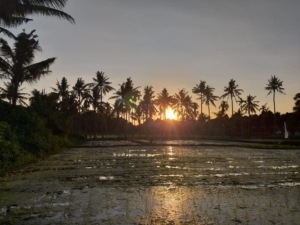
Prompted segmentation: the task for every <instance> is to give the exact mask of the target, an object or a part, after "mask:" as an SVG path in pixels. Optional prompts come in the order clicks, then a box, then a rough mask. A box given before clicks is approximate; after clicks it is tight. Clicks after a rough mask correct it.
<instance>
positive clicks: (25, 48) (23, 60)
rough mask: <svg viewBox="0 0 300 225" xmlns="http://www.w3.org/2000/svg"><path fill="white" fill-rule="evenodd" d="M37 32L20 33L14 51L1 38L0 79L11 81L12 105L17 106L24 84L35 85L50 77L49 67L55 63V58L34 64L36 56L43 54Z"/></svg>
mask: <svg viewBox="0 0 300 225" xmlns="http://www.w3.org/2000/svg"><path fill="white" fill-rule="evenodd" d="M34 32H35V30H33V31H31V32H30V33H28V34H27V33H25V31H23V32H22V33H20V34H19V35H18V36H17V37H16V39H15V43H14V48H13V49H12V48H11V47H10V46H9V45H8V43H7V41H5V40H4V39H2V38H0V44H1V47H0V55H1V56H0V79H1V78H4V79H9V80H10V83H11V84H12V85H13V91H12V95H13V96H12V105H14V106H15V105H16V102H17V96H18V91H19V88H20V86H22V84H23V83H30V84H33V83H35V82H37V81H38V80H39V79H40V78H41V77H43V76H46V75H49V74H50V73H51V71H50V70H49V67H50V65H51V64H53V63H54V61H55V58H49V59H46V60H44V61H41V62H38V63H33V62H34V58H35V54H36V53H37V52H41V51H42V48H41V46H40V45H39V41H38V40H36V38H37V35H35V34H34Z"/></svg>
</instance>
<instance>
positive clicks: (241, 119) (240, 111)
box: [236, 96, 246, 134]
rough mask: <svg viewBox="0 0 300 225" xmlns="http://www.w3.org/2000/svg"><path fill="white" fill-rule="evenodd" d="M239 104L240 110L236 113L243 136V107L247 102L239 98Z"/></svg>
mask: <svg viewBox="0 0 300 225" xmlns="http://www.w3.org/2000/svg"><path fill="white" fill-rule="evenodd" d="M238 99H239V100H237V103H238V104H239V106H240V108H239V110H238V111H237V112H236V115H237V117H239V118H240V124H241V134H243V133H244V127H243V105H244V103H245V102H246V101H245V100H244V99H242V98H241V97H240V96H238Z"/></svg>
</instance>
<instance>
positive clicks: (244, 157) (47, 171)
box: [0, 141, 300, 224]
mask: <svg viewBox="0 0 300 225" xmlns="http://www.w3.org/2000/svg"><path fill="white" fill-rule="evenodd" d="M185 142H186V141H185ZM180 143H182V141H177V142H176V141H172V142H168V143H163V144H167V145H168V146H165V145H164V146H158V145H157V146H139V145H138V144H137V143H133V144H132V146H130V145H131V143H130V142H107V143H104V142H94V143H93V142H87V143H86V144H85V146H87V147H86V148H84V147H81V148H72V149H69V150H67V151H65V152H63V153H61V154H58V155H54V156H52V157H51V158H49V159H47V160H45V161H41V162H39V163H37V164H35V165H32V166H30V167H27V168H25V169H23V171H20V172H18V173H15V174H13V175H10V176H7V177H2V178H0V224H2V223H3V224H10V223H11V224H298V222H299V221H300V175H299V172H300V168H299V166H300V150H260V149H251V148H243V147H231V146H223V147H221V146H199V145H197V143H195V144H196V146H178V144H180ZM226 143H227V142H226ZM189 144H191V145H192V144H193V142H192V141H191V143H190V142H189ZM227 144H228V143H227ZM122 145H123V146H122ZM172 145H173V146H172ZM174 145H176V146H174ZM224 145H225V144H224ZM93 146H94V147H93ZM104 146H108V147H104Z"/></svg>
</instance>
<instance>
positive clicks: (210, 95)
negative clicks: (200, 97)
mask: <svg viewBox="0 0 300 225" xmlns="http://www.w3.org/2000/svg"><path fill="white" fill-rule="evenodd" d="M214 90H215V89H214V88H213V87H210V86H209V85H207V86H206V87H205V91H204V103H205V105H207V108H208V118H209V120H210V105H213V106H216V105H215V101H217V100H218V99H219V97H218V96H216V95H214Z"/></svg>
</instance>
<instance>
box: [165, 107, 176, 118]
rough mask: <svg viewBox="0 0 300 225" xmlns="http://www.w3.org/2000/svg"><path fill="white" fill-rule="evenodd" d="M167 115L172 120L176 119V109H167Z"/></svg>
mask: <svg viewBox="0 0 300 225" xmlns="http://www.w3.org/2000/svg"><path fill="white" fill-rule="evenodd" d="M166 117H167V119H170V120H173V119H175V113H174V111H173V110H172V109H170V108H169V109H167V111H166Z"/></svg>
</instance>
